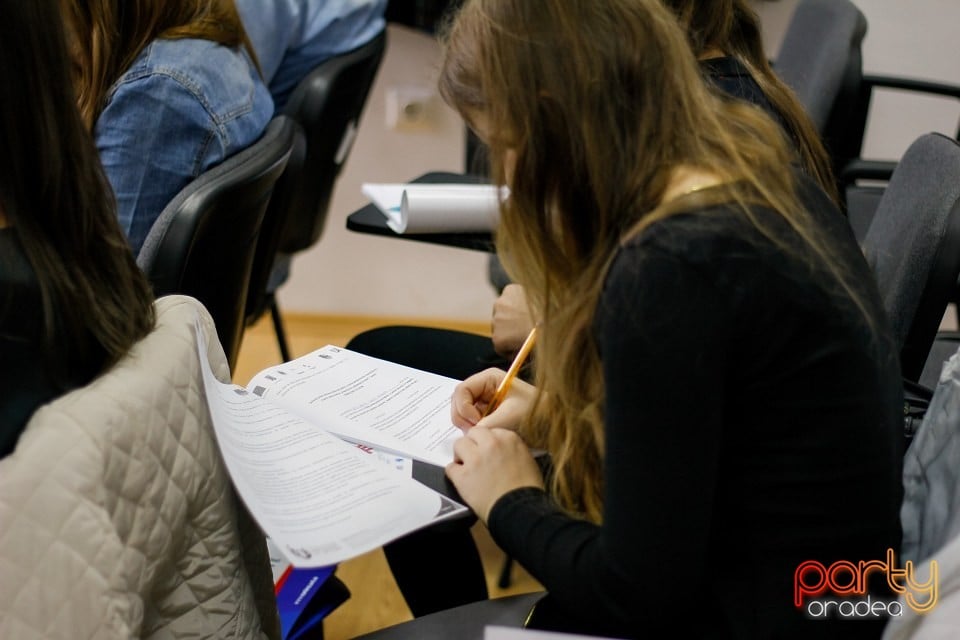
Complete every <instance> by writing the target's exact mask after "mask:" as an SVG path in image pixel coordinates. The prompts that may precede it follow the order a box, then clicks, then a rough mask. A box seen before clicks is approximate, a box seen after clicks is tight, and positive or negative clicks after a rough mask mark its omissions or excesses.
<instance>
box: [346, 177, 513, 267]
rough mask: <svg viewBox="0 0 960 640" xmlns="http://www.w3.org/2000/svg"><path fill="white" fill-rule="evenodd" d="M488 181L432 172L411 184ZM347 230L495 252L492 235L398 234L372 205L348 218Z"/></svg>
mask: <svg viewBox="0 0 960 640" xmlns="http://www.w3.org/2000/svg"><path fill="white" fill-rule="evenodd" d="M486 181H487V179H486V178H483V177H481V176H476V175H471V174H466V173H450V172H446V171H432V172H430V173H425V174H424V175H422V176H420V177H419V178H416V179H414V180H411V181H410V182H416V183H421V184H463V183H470V184H483V183H485V182H486ZM347 229H349V230H351V231H356V232H357V233H369V234H372V235H377V236H384V237H387V238H399V239H401V240H413V241H415V242H427V243H430V244H439V245H443V246H446V247H457V248H460V249H472V250H474V251H486V252H491V253H492V252H493V251H494V244H493V235H492V234H489V233H397V232H396V231H394V230H393V229H391V228H390V227H388V226H387V219H386V218H385V217H384V215H383V213H381V212H380V210H379V209H378V208H377V207H376V205H374V204H368V205H367V206H365V207H363V208H362V209H358V210H357V211H354V212H353V213H351V214H350V215H348V216H347Z"/></svg>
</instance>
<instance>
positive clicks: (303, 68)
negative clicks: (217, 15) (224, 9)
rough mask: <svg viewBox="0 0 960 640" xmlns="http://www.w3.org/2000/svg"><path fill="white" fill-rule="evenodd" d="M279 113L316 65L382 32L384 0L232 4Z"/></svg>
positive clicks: (277, 0) (280, 0) (239, 0)
mask: <svg viewBox="0 0 960 640" xmlns="http://www.w3.org/2000/svg"><path fill="white" fill-rule="evenodd" d="M236 2H237V10H238V11H239V12H240V17H241V18H242V19H243V24H244V26H245V27H246V29H247V34H248V35H249V36H250V41H251V42H252V43H253V49H254V51H256V52H257V57H258V58H259V60H260V68H261V70H262V71H263V77H264V78H266V80H267V83H268V84H269V86H270V93H271V94H272V95H273V101H274V105H275V108H276V110H277V111H278V112H279V111H281V110H282V109H283V106H284V105H285V104H286V103H287V99H288V98H289V97H290V93H291V92H292V91H293V90H294V88H295V87H296V86H297V84H298V83H299V82H300V80H301V79H302V78H303V77H304V76H306V75H307V73H309V72H310V70H311V69H313V68H314V67H316V66H317V65H318V64H320V63H321V62H323V61H324V60H326V59H327V58H332V57H333V56H336V55H340V54H341V53H346V52H347V51H350V50H352V49H356V48H357V47H359V46H361V45H363V44H366V43H367V42H369V41H370V40H372V39H373V38H374V37H375V36H376V35H377V34H378V33H380V32H381V31H383V29H384V27H385V26H386V22H385V20H384V18H383V14H384V11H386V8H387V0H236Z"/></svg>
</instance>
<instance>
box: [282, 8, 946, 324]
mask: <svg viewBox="0 0 960 640" xmlns="http://www.w3.org/2000/svg"><path fill="white" fill-rule="evenodd" d="M854 2H855V4H856V5H857V6H858V7H859V8H860V9H861V11H863V13H864V14H865V15H866V17H867V21H868V22H869V30H868V33H867V38H866V40H865V42H864V50H863V55H864V69H865V71H866V72H868V73H882V74H889V75H901V76H910V77H916V78H924V79H929V80H938V81H942V82H949V83H952V84H958V85H960V38H957V37H956V29H957V25H960V1H958V0H854ZM795 5H796V0H774V1H772V2H757V3H756V6H757V9H758V10H759V11H760V13H761V17H762V19H763V22H764V30H765V38H766V40H767V42H768V48H769V50H770V51H771V52H772V53H773V52H775V51H776V50H777V48H778V46H779V42H780V39H781V37H782V33H783V29H784V28H785V25H786V24H787V22H788V21H789V19H790V16H791V15H792V12H793V9H794V7H795ZM438 57H439V49H438V47H437V45H436V43H435V42H434V41H433V40H432V38H430V37H429V36H426V35H423V34H420V33H416V32H413V31H410V30H407V29H404V28H400V27H392V26H391V27H390V40H389V45H388V49H387V54H386V56H385V59H384V63H383V66H382V67H381V70H380V74H379V76H378V78H377V82H376V84H375V86H374V88H373V91H372V93H371V96H370V99H369V102H368V105H367V110H366V113H365V116H364V119H363V121H362V123H361V126H360V134H359V136H358V138H357V141H356V145H355V147H354V150H353V154H352V155H351V158H350V160H349V161H348V163H347V166H346V167H345V169H344V171H343V174H342V175H341V177H340V179H339V182H338V185H337V190H336V193H335V194H334V198H333V202H332V205H331V211H330V219H329V220H328V222H327V227H326V231H325V232H324V235H323V236H322V237H321V239H320V242H319V243H318V244H317V245H316V246H315V247H314V248H313V249H311V250H310V251H308V252H306V253H304V254H301V255H300V256H298V257H297V258H296V259H295V260H294V264H293V276H292V278H291V280H290V281H289V282H288V283H287V284H286V286H285V287H284V288H283V289H281V292H280V302H281V305H282V306H283V308H284V309H285V310H290V311H304V312H313V313H331V314H359V315H390V316H406V317H413V318H450V319H464V320H476V321H486V320H488V319H489V315H490V305H491V304H492V301H493V293H492V290H491V288H490V287H489V285H488V284H487V281H486V270H485V269H486V267H485V265H486V261H485V260H486V258H485V256H484V255H483V254H480V253H477V252H471V251H466V250H461V249H447V248H442V247H434V246H429V245H426V244H423V243H417V242H410V241H406V240H396V239H392V238H377V237H373V236H367V235H361V234H357V233H354V232H350V231H347V230H346V229H345V227H344V221H345V219H346V216H347V215H348V214H349V213H350V212H352V211H354V210H355V209H357V208H359V207H360V206H362V205H363V204H365V200H364V198H363V197H362V196H361V194H360V184H361V183H362V182H364V181H374V182H376V181H381V182H401V181H405V180H407V179H409V178H412V177H415V176H417V175H419V174H421V173H425V172H427V171H431V170H450V171H460V170H461V169H462V159H463V131H462V128H461V125H460V123H459V119H458V118H457V116H456V115H455V114H454V113H452V112H450V111H449V110H447V109H446V108H445V107H444V106H443V105H442V104H441V103H440V101H439V99H437V100H436V102H435V104H434V106H435V107H436V111H435V112H434V114H433V117H432V118H431V122H432V123H433V124H432V126H431V127H430V128H428V129H427V130H425V131H421V132H416V133H401V132H397V131H392V130H388V128H387V127H386V124H385V122H386V106H385V102H386V92H387V89H388V88H390V87H395V86H404V85H415V86H425V87H433V85H434V79H435V75H436V70H435V68H436V64H437V61H438ZM958 112H960V109H958V107H957V103H956V101H953V100H950V101H943V100H941V99H933V100H922V99H917V98H913V97H909V96H907V97H901V96H896V95H892V94H890V93H889V92H887V93H886V94H885V95H881V96H879V97H878V99H877V100H876V102H875V104H874V108H873V109H872V111H871V117H870V124H869V125H868V130H867V139H866V141H865V154H866V155H868V156H869V157H873V158H896V157H899V155H900V154H901V153H902V152H903V150H904V149H905V148H906V147H907V145H908V144H909V143H910V141H911V140H913V139H914V138H915V137H916V136H917V135H919V134H921V133H924V132H926V131H930V130H939V131H944V132H947V133H951V134H952V133H953V132H954V131H955V130H956V126H957V118H958Z"/></svg>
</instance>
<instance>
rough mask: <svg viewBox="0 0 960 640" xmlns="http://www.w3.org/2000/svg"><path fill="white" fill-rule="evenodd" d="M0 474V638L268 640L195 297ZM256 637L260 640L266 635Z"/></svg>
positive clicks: (268, 584)
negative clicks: (206, 370)
mask: <svg viewBox="0 0 960 640" xmlns="http://www.w3.org/2000/svg"><path fill="white" fill-rule="evenodd" d="M157 313H158V322H157V328H156V330H155V331H154V332H153V333H151V334H150V335H149V336H148V337H147V338H145V339H144V340H143V341H141V342H140V343H139V344H138V345H136V347H135V348H134V349H133V351H132V352H131V353H130V354H129V356H128V357H127V358H125V359H124V360H123V361H122V362H121V363H120V364H118V365H117V366H116V367H115V368H114V369H112V370H111V371H109V372H108V373H106V374H105V375H103V376H101V377H100V378H98V379H97V380H95V381H94V382H93V383H91V384H90V385H89V386H88V387H85V388H83V389H79V390H76V391H74V392H72V393H70V394H68V395H66V396H64V397H62V398H59V399H58V400H56V401H54V402H52V403H51V404H49V405H46V406H45V407H43V408H41V409H40V410H39V411H37V413H36V414H35V415H34V416H33V418H32V419H31V420H30V423H29V424H28V426H27V429H26V431H25V432H24V434H23V436H22V437H21V438H20V441H19V443H18V444H17V448H16V450H15V451H14V453H12V454H11V455H9V456H8V457H7V458H4V459H3V460H0V638H2V639H4V640H8V639H10V640H13V639H15V640H31V639H33V638H69V639H70V640H83V639H87V638H89V639H94V638H96V639H98V640H99V639H113V638H118V639H119V638H156V639H160V638H164V639H166V638H169V639H178V638H264V637H269V638H276V637H278V636H279V633H278V625H277V618H276V610H275V607H274V605H273V598H272V581H271V579H270V567H269V561H268V559H267V556H266V549H265V546H264V540H263V536H262V534H260V532H259V530H258V529H257V528H256V526H255V525H254V524H253V523H252V521H251V520H250V518H249V516H248V515H247V513H246V511H245V510H243V509H242V507H241V506H238V501H237V500H236V498H235V496H234V494H233V492H232V488H231V485H230V482H229V480H228V477H227V474H226V471H225V469H224V466H223V464H222V463H221V460H220V457H219V454H218V450H217V446H216V442H215V440H214V436H213V430H212V428H211V425H210V418H209V415H208V413H207V410H206V403H205V400H204V396H203V393H202V387H201V377H200V369H199V359H198V357H197V350H196V330H195V326H196V322H197V321H196V318H197V317H198V313H199V314H200V318H201V326H202V330H203V331H204V332H206V333H207V334H208V335H209V336H210V338H209V339H208V340H207V343H208V344H209V345H210V349H209V353H208V357H209V359H210V362H211V364H212V365H213V368H214V371H215V372H217V375H218V376H220V377H222V378H224V379H226V378H228V377H229V373H228V370H227V366H226V361H225V359H224V356H223V352H222V350H221V348H220V345H219V343H218V342H217V340H216V338H215V334H214V332H213V329H212V322H211V321H210V318H209V316H208V315H207V314H206V311H205V310H204V309H203V308H202V307H201V306H200V305H199V304H198V303H197V302H196V301H194V300H193V299H191V298H185V297H181V296H171V297H168V298H164V299H161V300H159V301H158V302H157ZM264 629H265V630H266V633H265V632H264Z"/></svg>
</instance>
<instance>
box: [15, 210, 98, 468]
mask: <svg viewBox="0 0 960 640" xmlns="http://www.w3.org/2000/svg"><path fill="white" fill-rule="evenodd" d="M54 321H55V322H56V318H55V319H54ZM43 330H44V318H43V306H42V302H41V296H40V284H39V282H38V281H37V276H36V274H35V273H34V271H33V267H32V266H31V265H30V263H29V261H28V260H27V257H26V255H25V254H24V252H23V249H22V247H21V246H20V243H19V241H18V240H17V237H16V233H15V232H14V231H13V229H11V228H5V229H0V458H2V457H4V456H6V455H7V454H9V453H10V452H11V451H13V449H14V447H15V446H16V443H17V439H19V437H20V434H21V433H22V432H23V430H24V428H25V427H26V426H27V421H28V420H29V419H30V416H31V415H33V412H34V411H35V410H36V409H37V407H39V406H40V405H42V404H44V403H46V402H49V401H50V400H53V399H54V398H56V397H57V396H59V395H61V394H63V393H65V392H66V391H68V390H69V389H71V388H73V387H76V386H79V385H82V384H85V383H86V382H88V381H89V380H90V379H91V378H93V375H94V374H95V368H94V367H88V368H87V369H86V370H83V371H71V372H68V377H69V379H68V380H58V377H57V376H54V375H53V372H51V371H50V370H49V363H48V362H46V360H45V359H44V355H43V348H42V344H41V341H42V335H43Z"/></svg>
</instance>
